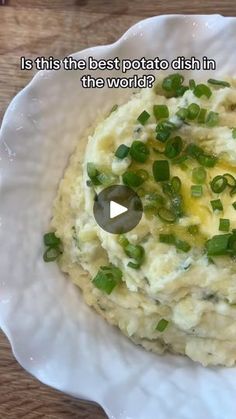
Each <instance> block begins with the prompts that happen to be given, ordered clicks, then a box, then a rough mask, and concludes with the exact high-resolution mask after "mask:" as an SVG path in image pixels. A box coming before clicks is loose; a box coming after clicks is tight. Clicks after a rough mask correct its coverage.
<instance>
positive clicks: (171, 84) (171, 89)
mask: <svg viewBox="0 0 236 419" xmlns="http://www.w3.org/2000/svg"><path fill="white" fill-rule="evenodd" d="M183 81H184V77H183V76H182V75H181V74H178V73H175V74H170V75H169V76H167V77H165V78H164V79H163V81H162V89H163V90H165V91H166V92H168V93H170V94H171V95H175V94H176V91H177V90H178V89H179V87H180V86H181V85H182V83H183Z"/></svg>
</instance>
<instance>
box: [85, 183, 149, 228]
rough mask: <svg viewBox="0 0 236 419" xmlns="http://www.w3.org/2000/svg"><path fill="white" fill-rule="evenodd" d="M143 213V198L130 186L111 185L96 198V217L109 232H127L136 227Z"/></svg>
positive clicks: (94, 212) (94, 206)
mask: <svg viewBox="0 0 236 419" xmlns="http://www.w3.org/2000/svg"><path fill="white" fill-rule="evenodd" d="M142 213H143V206H142V201H141V199H140V198H139V196H138V195H137V193H136V192H135V191H134V190H133V189H131V188H129V187H128V186H122V185H113V186H109V187H108V188H105V189H103V190H102V191H101V192H100V193H99V194H98V195H96V196H95V198H94V205H93V214H94V218H95V220H96V222H97V223H98V225H99V226H100V227H101V228H102V229H103V230H105V231H107V232H108V233H112V234H123V233H127V232H128V231H130V230H132V229H133V228H134V227H136V225H137V224H138V223H139V221H140V220H141V218H142Z"/></svg>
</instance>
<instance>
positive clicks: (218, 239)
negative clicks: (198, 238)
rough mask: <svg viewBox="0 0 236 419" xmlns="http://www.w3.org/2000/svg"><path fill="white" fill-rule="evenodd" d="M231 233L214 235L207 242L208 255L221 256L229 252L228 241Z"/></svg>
mask: <svg viewBox="0 0 236 419" xmlns="http://www.w3.org/2000/svg"><path fill="white" fill-rule="evenodd" d="M230 236H231V235H230V234H220V235H217V236H213V237H212V238H211V239H210V240H208V241H207V242H206V250H207V254H208V256H220V255H225V254H227V253H228V243H229V238H230Z"/></svg>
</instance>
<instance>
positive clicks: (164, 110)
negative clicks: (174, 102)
mask: <svg viewBox="0 0 236 419" xmlns="http://www.w3.org/2000/svg"><path fill="white" fill-rule="evenodd" d="M153 114H154V116H155V118H156V120H157V121H158V120H159V119H164V118H169V109H168V107H167V106H166V105H154V106H153Z"/></svg>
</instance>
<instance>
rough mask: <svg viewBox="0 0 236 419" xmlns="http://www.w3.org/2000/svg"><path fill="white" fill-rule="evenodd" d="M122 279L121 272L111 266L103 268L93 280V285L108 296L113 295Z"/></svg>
mask: <svg viewBox="0 0 236 419" xmlns="http://www.w3.org/2000/svg"><path fill="white" fill-rule="evenodd" d="M121 279H122V272H121V270H120V269H119V268H117V267H116V266H114V265H112V264H111V265H109V266H101V267H100V269H99V271H98V273H97V275H96V276H95V277H94V278H93V279H92V283H93V285H94V286H95V287H96V288H98V289H100V290H101V291H104V292H105V293H106V294H111V292H112V291H113V289H114V288H115V287H116V286H117V285H118V284H119V283H120V282H121Z"/></svg>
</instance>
